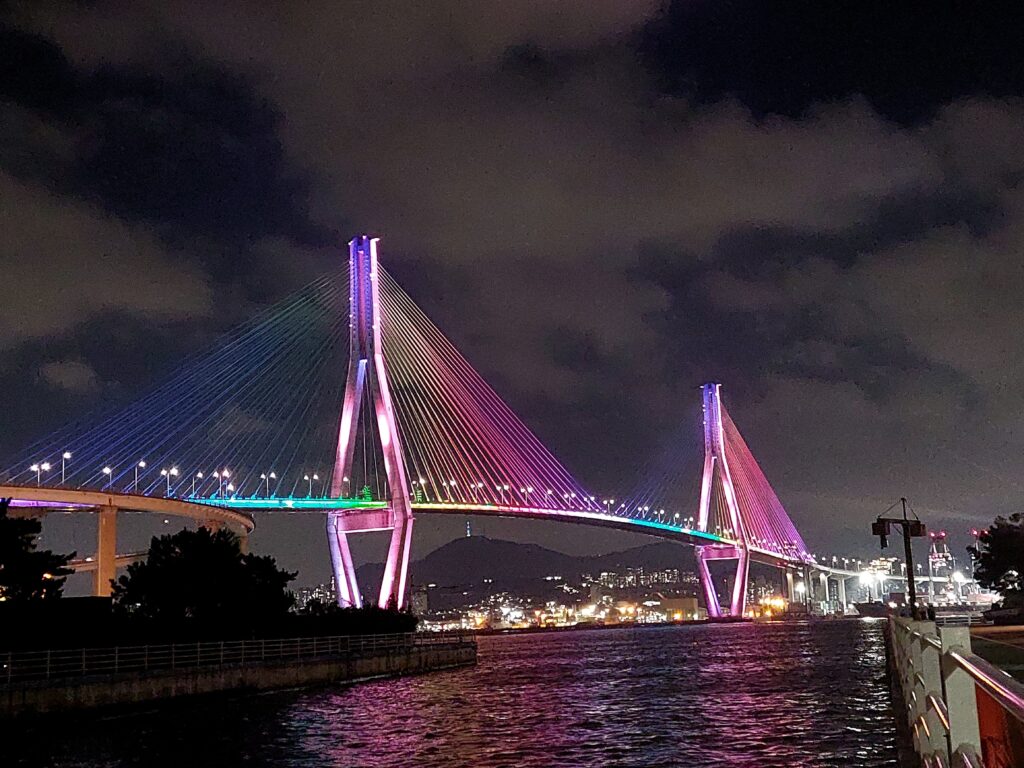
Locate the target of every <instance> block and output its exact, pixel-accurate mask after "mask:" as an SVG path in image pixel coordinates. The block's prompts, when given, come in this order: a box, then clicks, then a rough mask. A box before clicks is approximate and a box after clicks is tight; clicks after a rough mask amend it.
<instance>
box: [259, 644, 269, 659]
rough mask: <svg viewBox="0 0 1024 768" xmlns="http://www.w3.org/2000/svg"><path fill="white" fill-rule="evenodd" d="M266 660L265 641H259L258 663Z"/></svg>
mask: <svg viewBox="0 0 1024 768" xmlns="http://www.w3.org/2000/svg"><path fill="white" fill-rule="evenodd" d="M266 658H267V641H266V640H260V661H264V660H266Z"/></svg>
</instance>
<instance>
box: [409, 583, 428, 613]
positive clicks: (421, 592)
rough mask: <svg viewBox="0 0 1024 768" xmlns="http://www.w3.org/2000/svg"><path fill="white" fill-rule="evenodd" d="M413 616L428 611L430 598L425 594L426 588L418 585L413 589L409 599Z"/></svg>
mask: <svg viewBox="0 0 1024 768" xmlns="http://www.w3.org/2000/svg"><path fill="white" fill-rule="evenodd" d="M411 607H412V612H413V615H414V616H426V615H427V613H428V612H429V611H430V598H429V597H428V596H427V588H426V587H419V588H418V589H414V590H413V593H412V601H411Z"/></svg>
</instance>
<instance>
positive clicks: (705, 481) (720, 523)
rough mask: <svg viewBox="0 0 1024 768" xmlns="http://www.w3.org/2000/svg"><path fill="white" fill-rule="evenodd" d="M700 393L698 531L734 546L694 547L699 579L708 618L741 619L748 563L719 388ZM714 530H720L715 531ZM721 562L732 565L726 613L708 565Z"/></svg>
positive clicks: (711, 386)
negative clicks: (701, 442) (722, 534)
mask: <svg viewBox="0 0 1024 768" xmlns="http://www.w3.org/2000/svg"><path fill="white" fill-rule="evenodd" d="M701 390H702V393H703V400H704V473H703V476H702V478H701V486H700V509H699V512H698V518H697V528H698V530H701V531H705V532H709V533H714V532H721V531H725V532H727V533H728V538H730V539H733V540H735V544H729V545H727V544H707V545H704V546H699V547H695V548H694V551H695V553H696V556H697V569H698V577H699V579H700V583H701V586H702V588H703V590H704V598H705V601H706V602H707V606H708V615H709V616H710V617H712V618H721V617H722V616H742V615H743V614H744V612H745V610H746V601H747V574H748V572H749V569H750V560H749V557H748V551H747V532H746V527H745V526H744V523H743V518H742V517H741V516H740V507H739V502H738V501H737V498H736V487H735V485H734V484H733V478H732V472H731V471H730V469H729V459H728V457H727V456H726V450H725V438H724V436H723V428H722V401H721V384H716V383H709V384H705V385H704V386H703V387H701ZM723 513H724V514H723ZM715 528H718V529H719V530H718V531H716V530H714V529H715ZM721 560H726V561H735V573H734V577H733V583H732V596H731V598H730V600H729V605H728V611H725V610H723V607H722V604H721V602H720V600H719V596H718V590H717V588H716V587H715V581H714V577H713V574H712V573H711V563H712V562H716V561H721Z"/></svg>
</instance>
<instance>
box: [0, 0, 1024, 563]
mask: <svg viewBox="0 0 1024 768" xmlns="http://www.w3.org/2000/svg"><path fill="white" fill-rule="evenodd" d="M894 6H895V4H892V3H865V2H848V3H841V2H837V3H820V2H817V3H812V2H809V3H771V2H763V1H752V2H723V1H722V0H715V1H714V2H712V1H710V0H709V1H703V2H702V1H698V0H690V1H689V2H675V3H670V4H667V5H662V4H661V3H658V2H644V1H643V0H616V1H613V0H587V2H578V3H576V2H572V3H570V2H564V3H554V2H550V1H549V0H522V1H519V2H516V1H511V0H506V1H505V2H498V1H497V0H495V1H490V0H477V2H473V3H464V2H452V1H451V0H433V1H432V2H429V3H418V2H405V1H404V0H389V1H388V2H364V1H363V0H346V1H345V2H342V3H338V2H309V3H301V4H291V3H289V4H280V5H266V4H251V3H229V2H215V3H210V2H175V1H174V0H160V2H143V1H140V0H134V1H133V2H124V3H121V2H104V3H86V2H81V3H69V2H60V3H56V2H55V3H45V2H38V0H36V1H33V2H25V3H17V2H14V3H8V4H6V5H4V6H3V8H4V9H5V10H2V11H0V20H2V23H0V274H2V276H3V279H2V280H0V388H2V390H3V392H4V403H5V407H4V409H3V411H2V412H0V453H2V454H10V453H11V452H12V451H14V450H15V449H17V448H18V447H19V446H21V445H23V444H24V443H26V442H27V441H28V440H29V439H30V438H33V437H36V436H39V435H41V434H43V433H46V432H48V431H50V430H51V429H53V428H55V427H58V426H60V425H61V424H62V423H63V422H64V421H65V420H67V419H68V418H70V417H71V416H73V415H76V414H80V413H82V412H83V411H86V410H89V409H91V408H94V407H97V406H100V405H102V404H104V403H106V402H118V401H122V400H125V399H127V398H129V397H130V396H131V394H132V393H133V392H136V391H138V390H139V389H140V388H141V387H143V386H145V385H147V384H149V383H153V382H155V381H157V380H159V378H160V376H161V375H162V374H164V373H166V371H167V370H169V369H170V368H171V367H173V365H174V364H175V363H176V362H177V361H179V360H181V359H182V358H183V357H184V356H186V355H188V354H191V353H194V352H195V351H196V350H201V349H204V348H205V347H204V345H208V344H209V343H210V342H211V340H212V339H214V338H215V337H216V336H217V334H219V333H221V332H223V331H224V330H226V329H228V328H230V327H232V326H234V325H236V324H238V323H239V322H241V321H244V320H245V319H246V318H248V317H250V316H251V315H252V314H253V313H255V312H256V311H258V310H259V309H260V308H262V307H264V306H266V305H268V304H270V303H273V302H274V301H276V300H278V299H280V298H281V297H283V296H285V295H286V294H288V293H289V292H290V291H292V290H294V289H295V288H297V287H298V286H300V285H303V284H305V283H306V282H308V281H309V280H311V279H313V278H314V277H316V276H317V275H319V274H322V273H323V272H325V271H327V270H329V269H331V268H336V267H337V264H338V262H339V260H340V259H342V258H343V254H344V243H345V242H346V241H347V240H348V239H349V237H350V236H351V235H353V234H354V233H357V232H364V231H365V232H370V233H374V234H377V235H379V236H380V237H381V238H382V246H381V249H382V258H383V259H384V261H385V264H386V266H387V268H388V269H389V270H390V271H391V272H392V273H393V274H394V275H395V276H396V278H397V279H398V280H399V281H400V282H401V283H402V285H403V286H404V287H405V289H406V291H407V292H408V293H409V294H411V295H412V296H413V297H414V298H415V299H416V301H417V302H418V303H419V304H420V306H422V307H423V308H424V310H425V311H426V312H427V313H428V314H429V315H430V316H431V317H432V318H433V319H434V321H435V322H437V324H438V325H440V326H441V327H442V328H443V329H444V330H445V331H446V332H447V333H448V335H449V336H450V337H451V338H452V339H453V340H454V341H455V342H456V344H457V345H458V346H459V347H460V349H461V350H462V351H463V352H464V353H465V354H466V356H467V357H468V358H469V359H470V360H472V361H473V362H474V364H475V365H476V367H477V368H478V369H479V370H480V371H481V372H482V373H483V375H484V376H485V378H487V379H488V381H490V382H491V383H492V385H493V386H494V387H495V388H496V389H497V390H498V391H499V392H500V393H501V394H502V395H503V396H504V397H505V399H506V400H507V401H508V402H509V403H510V404H511V405H512V407H513V408H514V409H515V410H516V411H517V412H518V413H519V414H520V415H521V416H522V417H523V419H524V421H526V423H527V424H529V425H530V426H531V427H532V428H533V429H534V430H535V431H536V432H537V434H538V435H539V436H540V437H541V438H542V439H543V440H544V442H545V443H546V444H547V445H548V446H549V447H550V448H551V449H552V450H553V451H554V452H555V454H556V455H558V456H559V457H560V458H561V459H562V460H563V462H564V464H565V465H566V466H567V467H569V468H570V469H571V470H572V471H573V473H574V474H575V475H576V476H577V477H578V478H579V479H580V480H581V481H582V482H583V483H584V484H585V485H587V486H589V487H591V488H593V489H594V490H595V491H596V492H598V493H606V492H607V493H616V489H617V488H621V487H624V486H626V485H629V484H631V483H632V481H633V480H634V479H635V478H636V476H637V475H638V473H639V472H640V467H641V466H642V465H643V464H644V462H645V461H647V460H648V459H649V458H650V457H652V456H653V455H655V454H657V453H658V452H659V451H660V450H661V449H662V447H663V446H664V445H665V444H666V443H668V442H670V441H671V440H672V439H674V438H673V436H674V435H678V434H679V430H680V428H681V427H682V425H683V424H685V423H693V424H694V425H696V421H695V419H694V409H695V408H698V407H699V392H698V390H697V387H698V386H699V385H700V384H701V383H702V382H703V381H705V380H709V379H715V380H719V381H721V382H722V383H723V386H724V391H725V398H726V405H727V407H728V408H729V410H730V412H731V413H732V415H733V417H734V419H735V420H736V422H737V424H738V425H739V427H740V429H741V430H742V431H743V433H744V435H745V437H746V439H747V442H748V443H749V444H750V446H751V448H752V449H753V451H754V453H755V455H756V456H757V457H758V458H759V460H760V463H761V466H762V468H763V469H764V471H765V472H766V474H767V475H768V477H769V479H770V480H771V481H772V482H773V484H774V486H775V488H776V491H777V492H778V494H779V496H780V497H781V499H782V500H783V502H784V504H785V505H786V506H787V508H788V510H789V512H790V514H791V516H792V517H793V519H794V520H795V522H796V523H797V526H798V527H799V528H800V529H801V531H802V532H803V534H804V537H805V539H807V541H808V543H809V544H810V546H811V548H812V550H814V551H817V552H831V551H834V550H841V551H843V552H858V553H866V552H870V551H873V550H874V547H875V546H876V545H875V544H874V543H873V542H872V541H871V539H870V537H869V535H868V531H869V523H870V520H871V519H873V518H874V517H875V516H876V515H877V514H879V513H880V512H882V511H883V510H884V509H885V508H886V507H888V506H889V504H890V503H892V501H894V500H895V499H896V498H898V497H899V496H901V495H905V496H907V497H909V498H910V499H911V502H912V504H913V505H914V508H915V509H916V510H917V511H918V513H919V514H920V515H921V516H922V517H923V518H924V519H925V520H926V522H927V523H928V524H929V525H932V526H935V527H943V526H945V527H948V528H949V529H950V531H951V532H952V533H953V534H954V535H955V537H956V538H955V539H954V544H955V545H956V548H957V549H958V550H960V551H961V552H962V546H963V545H964V544H966V543H967V535H966V531H967V529H968V528H969V527H970V526H972V525H976V524H978V523H984V522H986V521H989V520H991V518H992V517H993V516H994V515H996V514H1006V513H1010V512H1014V511H1019V510H1020V509H1021V503H1020V502H1021V500H1022V499H1024V429H1022V428H1024V387H1022V385H1021V383H1020V382H1021V381H1022V380H1024V343H1022V341H1021V338H1020V336H1021V328H1022V326H1024V295H1022V294H1024V262H1022V259H1021V255H1022V247H1024V186H1022V180H1024V98H1022V96H1024V66H1022V54H1021V52H1020V51H1021V47H1020V30H1021V29H1024V8H1022V7H1021V6H1019V5H1018V4H1006V5H1005V9H1006V10H1005V11H1004V10H1002V9H1003V6H1002V5H1001V4H997V3H986V4H984V5H981V4H976V3H928V4H926V5H924V4H922V5H918V4H915V3H906V4H900V5H899V7H894ZM983 12H984V15H982V14H983ZM694 428H697V427H696V426H694ZM321 525H322V521H320V520H312V519H307V520H301V521H297V520H294V519H292V518H286V517H283V516H277V517H275V518H273V519H271V520H268V521H266V524H265V525H264V524H263V523H262V521H261V528H260V531H259V532H258V533H257V535H256V538H255V539H254V544H255V546H256V547H257V548H261V549H263V550H264V551H270V552H272V553H274V554H278V555H279V557H280V558H281V559H282V561H283V562H284V563H285V564H286V565H289V566H291V567H297V568H301V569H303V577H304V578H303V581H312V580H316V579H318V578H325V577H326V575H327V571H328V563H327V558H326V546H325V545H324V544H323V542H322V529H321ZM462 525H463V523H462V521H461V520H457V519H451V520H438V519H427V518H424V519H422V520H420V521H419V522H418V523H417V526H418V529H417V539H416V549H417V551H418V552H420V553H422V552H425V551H427V550H429V549H431V548H433V547H435V546H437V545H439V544H440V543H442V542H444V541H445V540H447V539H449V538H452V537H454V536H456V535H459V533H460V531H461V528H462ZM477 530H478V531H481V532H483V533H486V534H488V535H493V536H502V537H511V538H517V539H520V540H530V541H537V542H539V543H542V544H545V545H548V546H552V547H555V548H558V549H562V550H564V551H570V552H574V553H581V552H588V551H595V552H597V551H608V550H612V549H617V548H623V547H625V546H628V545H632V544H635V543H638V542H639V541H642V539H640V538H638V537H628V536H624V535H622V534H614V533H609V532H599V531H590V530H588V529H584V528H577V527H572V528H568V527H561V526H556V525H548V524H544V525H537V524H534V523H529V522H521V523H515V522H507V523H506V522H494V521H491V522H485V523H482V524H481V525H480V526H479V527H478V528H477ZM75 535H78V534H75ZM54 540H55V541H56V539H54ZM76 545H77V546H82V544H81V541H80V540H78V541H76ZM311 553H315V554H316V555H317V557H314V556H313V555H312V554H311ZM320 554H323V557H322V558H320V557H319V555H320ZM366 556H369V555H366Z"/></svg>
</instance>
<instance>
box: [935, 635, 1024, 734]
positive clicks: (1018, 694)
mask: <svg viewBox="0 0 1024 768" xmlns="http://www.w3.org/2000/svg"><path fill="white" fill-rule="evenodd" d="M946 655H947V656H949V657H950V658H951V659H953V661H955V662H956V663H957V664H958V665H959V666H960V668H961V669H962V670H964V672H966V673H967V674H969V675H970V676H971V677H972V678H973V679H974V681H975V682H976V683H977V684H978V685H980V686H981V687H982V688H984V689H985V692H986V693H988V694H989V695H990V696H991V697H992V698H993V699H995V700H996V701H997V702H999V704H1000V706H1002V708H1003V709H1005V710H1006V711H1007V712H1009V713H1010V714H1011V715H1013V716H1014V717H1015V718H1017V719H1018V720H1020V721H1022V722H1024V685H1022V684H1021V683H1019V682H1017V681H1016V680H1014V679H1013V678H1012V677H1011V676H1010V675H1009V673H1007V672H1004V671H1003V670H1001V669H999V667H997V666H995V665H994V664H992V663H991V662H988V661H985V660H984V659H983V658H981V657H980V656H977V655H975V654H973V653H961V652H960V651H958V650H957V649H955V648H954V649H951V650H949V651H948V652H947V654H946Z"/></svg>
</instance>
